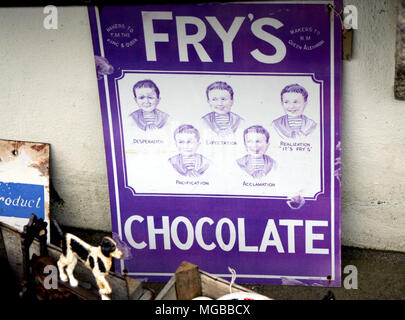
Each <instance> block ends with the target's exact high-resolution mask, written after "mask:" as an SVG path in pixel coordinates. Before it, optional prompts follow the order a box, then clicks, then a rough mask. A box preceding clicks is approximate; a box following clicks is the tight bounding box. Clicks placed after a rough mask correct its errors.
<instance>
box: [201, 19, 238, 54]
mask: <svg viewBox="0 0 405 320" xmlns="http://www.w3.org/2000/svg"><path fill="white" fill-rule="evenodd" d="M205 18H206V19H207V20H208V22H209V23H210V25H211V27H212V28H213V29H214V30H215V32H216V33H217V35H218V37H219V38H220V39H221V40H222V45H223V50H224V62H233V50H232V42H233V40H234V39H235V36H236V34H237V33H238V31H239V29H240V27H241V25H242V23H243V21H244V20H245V17H235V19H233V22H232V25H231V27H230V28H229V30H228V31H225V29H224V27H223V26H222V25H221V23H220V22H219V21H218V19H217V17H205Z"/></svg>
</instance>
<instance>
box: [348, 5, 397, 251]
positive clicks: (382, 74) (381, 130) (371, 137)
mask: <svg viewBox="0 0 405 320" xmlns="http://www.w3.org/2000/svg"><path fill="white" fill-rule="evenodd" d="M345 4H353V5H355V6H356V7H357V9H358V13H359V21H358V23H359V25H358V30H356V31H355V33H354V48H353V53H354V56H353V60H352V61H350V62H344V63H343V88H342V89H343V96H342V105H343V112H342V113H343V115H342V143H343V147H342V152H343V156H342V162H343V184H342V191H343V192H342V239H343V244H345V245H352V246H358V247H366V248H377V249H383V250H398V251H405V170H404V163H405V126H404V119H405V103H404V102H403V101H398V100H395V99H394V90H393V87H394V75H395V72H394V71H395V36H396V18H397V4H398V1H397V0H385V1H381V0H353V1H345Z"/></svg>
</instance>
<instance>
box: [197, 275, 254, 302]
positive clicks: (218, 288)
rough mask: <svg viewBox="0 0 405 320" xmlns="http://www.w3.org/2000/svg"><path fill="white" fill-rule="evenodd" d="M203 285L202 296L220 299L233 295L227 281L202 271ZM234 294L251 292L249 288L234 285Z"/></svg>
mask: <svg viewBox="0 0 405 320" xmlns="http://www.w3.org/2000/svg"><path fill="white" fill-rule="evenodd" d="M201 284H202V295H203V296H205V297H210V298H213V299H218V298H219V297H221V296H223V295H226V294H228V293H231V290H230V282H229V281H226V280H225V279H222V278H218V277H215V276H213V275H211V274H209V273H207V272H204V271H201ZM232 292H251V293H254V291H252V290H249V289H248V288H245V287H242V286H240V285H237V284H235V283H234V284H233V285H232Z"/></svg>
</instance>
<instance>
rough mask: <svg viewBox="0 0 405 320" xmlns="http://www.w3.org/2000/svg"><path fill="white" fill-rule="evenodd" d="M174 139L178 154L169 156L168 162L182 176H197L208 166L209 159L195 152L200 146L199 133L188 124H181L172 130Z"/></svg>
mask: <svg viewBox="0 0 405 320" xmlns="http://www.w3.org/2000/svg"><path fill="white" fill-rule="evenodd" d="M174 139H175V141H176V147H177V150H178V151H179V154H177V155H175V156H174V157H171V158H170V159H169V162H170V163H171V165H172V166H173V168H174V169H175V170H176V171H177V172H178V173H180V174H181V175H183V176H186V177H194V178H195V177H199V176H201V175H202V174H203V173H204V172H205V171H206V170H207V169H208V167H209V166H210V161H209V160H208V159H207V158H205V157H204V156H203V155H201V154H199V153H197V149H198V147H199V146H200V133H199V132H198V130H197V129H196V128H194V127H193V126H192V125H189V124H183V125H181V126H180V127H178V128H177V129H176V130H175V132H174Z"/></svg>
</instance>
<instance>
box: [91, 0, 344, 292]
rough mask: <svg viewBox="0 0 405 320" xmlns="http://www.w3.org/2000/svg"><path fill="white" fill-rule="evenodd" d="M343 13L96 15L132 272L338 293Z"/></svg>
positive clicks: (116, 212) (207, 10) (235, 6)
mask: <svg viewBox="0 0 405 320" xmlns="http://www.w3.org/2000/svg"><path fill="white" fill-rule="evenodd" d="M340 8H341V3H340V1H338V2H336V1H305V2H303V1H274V2H249V3H209V4H181V5H145V6H128V7H101V8H89V17H90V25H91V31H92V38H93V46H94V53H95V61H96V69H97V77H98V85H99V91H100V104H101V112H102V120H103V128H104V140H105V149H106V155H107V168H108V178H109V190H110V204H111V214H112V228H113V232H114V234H115V236H116V238H118V239H119V240H120V241H121V244H122V245H125V246H126V249H127V256H126V259H124V260H121V261H120V262H118V263H117V266H116V267H117V270H118V271H119V272H121V273H125V274H127V275H130V276H133V277H138V278H143V279H145V278H147V279H148V281H167V280H168V279H169V277H170V276H172V275H173V273H174V272H175V270H176V269H177V267H178V266H179V265H180V264H181V262H183V261H189V262H191V263H194V264H196V265H198V266H199V267H200V268H201V269H202V270H205V271H207V272H210V273H212V274H215V275H218V276H221V277H230V276H231V274H230V273H229V271H228V267H231V268H233V269H235V271H236V273H237V282H238V283H261V284H287V285H288V284H292V285H322V286H340V279H341V278H340V81H341V73H340V59H341V44H340V41H341V37H340V36H341V24H340V20H339V17H337V16H336V15H335V14H334V12H338V11H339V10H340Z"/></svg>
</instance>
